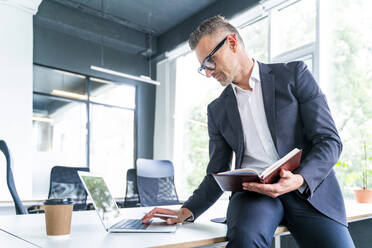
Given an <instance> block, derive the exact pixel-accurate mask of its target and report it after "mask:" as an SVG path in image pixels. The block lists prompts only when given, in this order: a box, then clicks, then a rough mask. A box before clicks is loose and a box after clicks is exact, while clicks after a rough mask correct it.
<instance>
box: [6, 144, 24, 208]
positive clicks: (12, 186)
mask: <svg viewBox="0 0 372 248" xmlns="http://www.w3.org/2000/svg"><path fill="white" fill-rule="evenodd" d="M0 150H1V151H2V152H3V153H4V156H5V160H6V183H7V184H8V188H9V191H10V194H11V195H12V198H13V201H14V205H15V210H16V214H27V211H26V209H25V208H24V206H23V203H22V201H21V199H19V196H18V193H17V189H16V187H15V184H14V178H13V172H12V167H11V157H10V153H9V149H8V146H7V145H6V143H5V141H4V140H0Z"/></svg>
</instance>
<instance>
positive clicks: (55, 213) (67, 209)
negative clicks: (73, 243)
mask: <svg viewBox="0 0 372 248" xmlns="http://www.w3.org/2000/svg"><path fill="white" fill-rule="evenodd" d="M44 207H45V224H46V233H47V235H48V236H49V237H55V238H63V237H66V236H69V234H70V230H71V216H72V208H73V203H72V201H70V200H69V199H49V200H46V201H45V202H44Z"/></svg>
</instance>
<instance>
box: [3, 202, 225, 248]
mask: <svg viewBox="0 0 372 248" xmlns="http://www.w3.org/2000/svg"><path fill="white" fill-rule="evenodd" d="M224 205H225V210H223V207H221V206H216V207H217V208H218V212H219V213H221V210H222V212H223V213H226V207H227V204H224ZM216 207H215V208H213V207H212V208H211V209H209V210H208V211H207V212H206V213H205V214H204V215H203V216H202V217H201V218H199V219H198V220H197V221H196V222H195V223H187V224H183V225H181V226H179V227H178V229H177V231H176V232H175V233H107V232H106V231H105V229H104V228H103V226H102V224H101V222H100V220H99V218H98V215H97V214H96V212H95V211H77V212H73V215H72V223H71V234H70V237H69V238H68V239H65V240H53V239H51V238H49V237H47V236H46V231H45V220H44V214H34V215H12V216H1V217H0V228H1V229H4V230H6V231H8V232H10V233H12V234H15V235H17V236H19V237H21V238H23V239H25V240H28V241H29V242H31V243H33V244H35V245H37V246H40V247H53V248H54V247H55V248H59V247H61V248H62V247H63V248H73V247H90V248H101V247H112V248H114V247H133V248H135V247H158V246H160V247H162V246H167V247H182V246H183V245H184V246H187V247H190V242H193V246H194V245H208V244H212V243H217V242H223V241H224V239H225V235H226V230H227V229H226V225H223V224H217V223H212V222H210V218H213V217H218V216H216V215H215V214H213V212H216V210H217V208H216ZM171 208H173V209H178V208H179V206H171ZM150 209H152V208H127V209H121V211H122V212H123V213H124V214H125V215H127V216H128V218H141V217H142V216H143V215H144V212H145V211H149V210H150ZM129 216H130V217H129ZM7 235H9V234H7ZM0 240H1V241H2V239H0ZM23 242H24V241H23ZM0 243H2V242H0ZM25 243H26V242H25ZM182 244H183V245H182ZM27 245H30V244H27V243H26V245H25V246H21V247H29V246H27Z"/></svg>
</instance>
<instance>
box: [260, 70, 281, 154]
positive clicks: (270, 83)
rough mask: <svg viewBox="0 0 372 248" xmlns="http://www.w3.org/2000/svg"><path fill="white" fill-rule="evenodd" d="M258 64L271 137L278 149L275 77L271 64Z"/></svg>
mask: <svg viewBox="0 0 372 248" xmlns="http://www.w3.org/2000/svg"><path fill="white" fill-rule="evenodd" d="M258 64H259V68H260V78H261V85H262V97H263V103H264V108H265V114H266V119H267V124H268V126H269V129H270V133H271V137H272V139H273V141H274V144H275V147H276V149H277V150H278V147H277V143H276V127H275V77H274V75H273V74H272V73H270V71H271V69H270V67H269V66H267V65H265V64H261V63H258Z"/></svg>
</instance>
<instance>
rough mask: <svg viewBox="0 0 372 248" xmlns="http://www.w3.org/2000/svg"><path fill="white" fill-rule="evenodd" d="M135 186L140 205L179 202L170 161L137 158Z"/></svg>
mask: <svg viewBox="0 0 372 248" xmlns="http://www.w3.org/2000/svg"><path fill="white" fill-rule="evenodd" d="M137 186H138V195H139V199H140V204H141V206H160V205H173V204H180V201H179V200H178V196H177V192H176V187H175V185H174V169H173V164H172V162H171V161H168V160H151V159H137Z"/></svg>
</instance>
